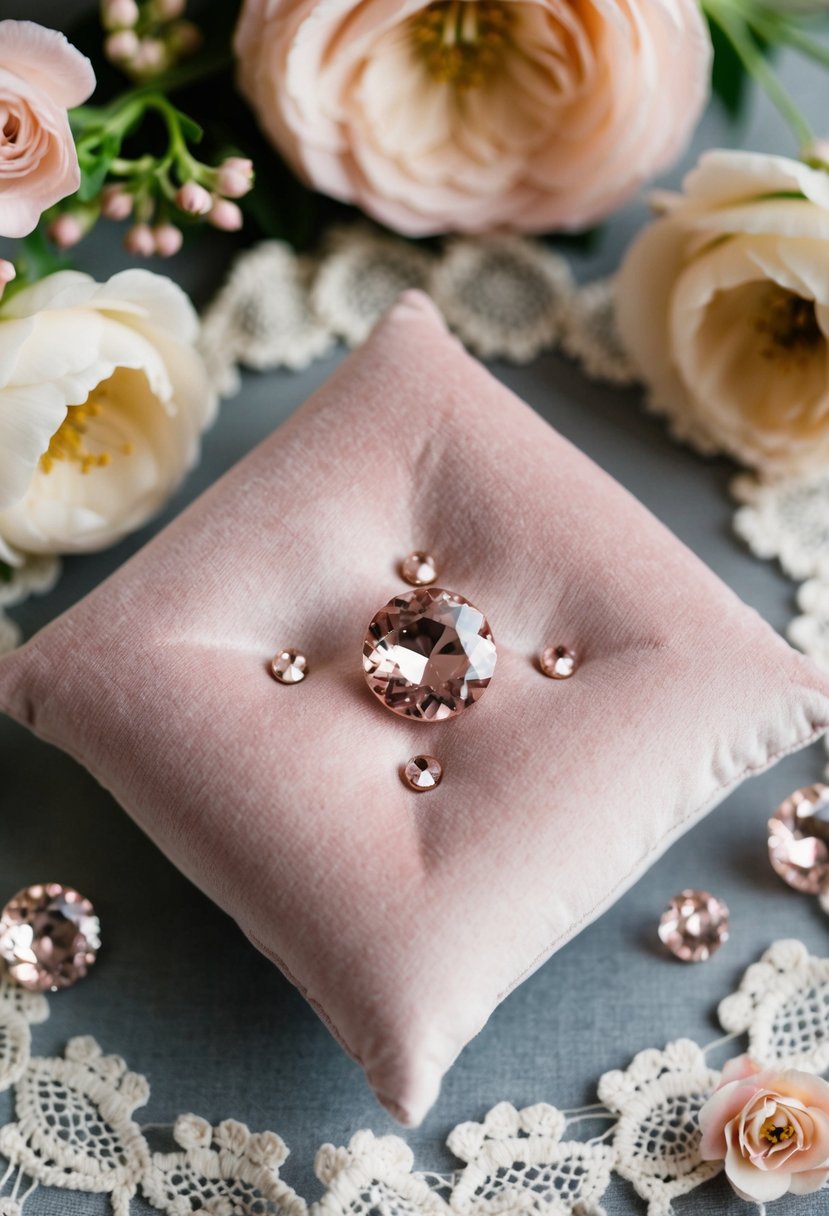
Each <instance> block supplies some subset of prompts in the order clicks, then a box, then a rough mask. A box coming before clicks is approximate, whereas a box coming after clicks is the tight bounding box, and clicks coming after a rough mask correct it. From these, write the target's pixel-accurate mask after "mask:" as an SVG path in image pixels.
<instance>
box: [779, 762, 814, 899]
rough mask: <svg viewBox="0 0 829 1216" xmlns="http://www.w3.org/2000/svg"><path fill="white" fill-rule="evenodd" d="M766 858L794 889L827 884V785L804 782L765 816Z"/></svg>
mask: <svg viewBox="0 0 829 1216" xmlns="http://www.w3.org/2000/svg"><path fill="white" fill-rule="evenodd" d="M769 859H770V861H771V864H772V866H773V867H774V869H775V870H776V871H777V873H778V874H779V875H780V877H781V878H782V879H783V881H784V882H787V883H788V884H789V886H790V887H794V888H795V890H796V891H805V892H806V893H807V894H809V895H818V894H820V892H821V891H825V890H826V889H827V888H828V887H829V786H827V785H807V786H806V787H805V788H804V789H802V790H795V792H794V793H793V794H792V795H790V797H788V798H787V799H786V800H785V801H784V802H781V803H780V806H779V807H778V808H777V810H776V811H775V812H774V815H773V816H772V818H771V819H770V820H769Z"/></svg>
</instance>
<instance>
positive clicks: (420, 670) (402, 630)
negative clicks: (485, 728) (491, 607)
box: [363, 587, 497, 722]
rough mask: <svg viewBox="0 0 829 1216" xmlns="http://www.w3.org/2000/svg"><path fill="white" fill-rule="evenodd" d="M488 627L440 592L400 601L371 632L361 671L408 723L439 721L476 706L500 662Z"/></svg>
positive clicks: (426, 590)
mask: <svg viewBox="0 0 829 1216" xmlns="http://www.w3.org/2000/svg"><path fill="white" fill-rule="evenodd" d="M496 657H497V656H496V651H495V643H494V641H493V640H492V633H491V631H490V628H489V624H488V623H487V621H486V618H485V617H484V615H483V613H481V612H479V611H478V609H477V608H475V607H474V606H473V605H472V604H470V602H469V600H467V599H464V597H463V596H462V595H456V594H455V593H454V592H452V591H443V590H442V589H441V588H440V587H421V588H418V590H416V591H406V592H403V593H402V594H401V595H397V596H395V598H394V599H393V600H390V601H389V603H388V604H386V606H385V607H384V608H381V609H380V611H379V612H378V613H377V615H376V616H375V617H374V619H373V620H372V621H371V624H370V625H369V627H368V631H367V633H366V639H365V642H364V644H363V667H364V669H365V673H366V680H367V681H368V686H369V688H370V689H371V691H372V692H373V693H374V695H375V696H376V697H377V698H378V699H379V700H380V701H382V702H383V704H384V705H387V706H388V708H389V709H391V710H393V712H394V713H396V714H400V715H401V716H402V717H404V718H418V719H420V720H422V721H426V722H437V721H439V720H440V719H442V718H450V717H453V716H454V715H455V714H459V713H461V711H462V710H464V709H466V708H467V707H468V706H470V705H474V704H475V702H476V701H477V700H478V698H479V697H481V696H482V695H483V693H484V692H485V691H486V688H487V686H488V685H489V682H490V680H491V679H492V673H493V672H494V670H495V661H496Z"/></svg>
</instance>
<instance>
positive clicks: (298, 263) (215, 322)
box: [199, 241, 333, 396]
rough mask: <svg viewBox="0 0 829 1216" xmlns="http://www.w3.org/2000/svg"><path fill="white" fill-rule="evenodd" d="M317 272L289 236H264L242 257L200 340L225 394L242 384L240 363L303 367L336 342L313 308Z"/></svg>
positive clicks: (265, 367) (208, 315)
mask: <svg viewBox="0 0 829 1216" xmlns="http://www.w3.org/2000/svg"><path fill="white" fill-rule="evenodd" d="M313 272H314V263H313V262H312V261H311V259H310V258H305V257H298V256H297V255H296V254H295V253H294V252H293V250H292V249H291V247H290V246H289V245H287V244H286V243H285V242H284V241H264V242H262V243H261V244H259V245H255V246H254V247H253V248H252V249H250V250H247V251H246V252H245V253H243V254H242V255H241V256H240V257H238V258H237V259H236V262H235V263H234V265H233V269H232V271H231V274H230V278H229V279H228V281H227V283H226V284H225V285H224V287H223V288H222V289H221V291H220V292H219V294H218V295H217V297H216V298H215V300H214V301H213V303H212V304H211V305H210V307H209V308H208V309H207V312H206V313H205V315H204V318H203V323H202V331H201V338H200V342H199V345H200V348H201V352H202V355H203V357H204V359H205V362H206V363H207V367H208V371H209V372H210V374H211V375H212V377H213V379H214V383H215V384H216V387H217V389H218V391H219V392H220V393H221V394H222V395H223V396H230V395H232V394H233V393H235V392H237V391H238V389H239V383H240V381H239V372H238V369H237V364H242V365H244V366H245V367H250V368H254V369H256V370H258V371H268V370H271V369H273V368H277V367H287V368H290V369H291V370H292V371H299V370H301V369H302V368H304V367H307V366H308V365H309V364H310V363H312V362H313V360H314V359H317V358H319V356H320V355H323V354H325V352H326V351H327V350H328V349H329V348H330V347H331V345H332V343H333V337H332V335H331V333H330V331H329V330H328V328H327V327H326V326H325V325H323V324H322V323H321V322H320V321H319V320H318V318H317V317H316V316H315V314H314V312H313V309H312V307H311V302H310V296H309V285H310V281H311V278H312V275H313Z"/></svg>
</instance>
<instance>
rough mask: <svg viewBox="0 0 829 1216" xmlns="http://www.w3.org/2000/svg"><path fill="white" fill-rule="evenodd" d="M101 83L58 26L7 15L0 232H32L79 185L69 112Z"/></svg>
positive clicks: (1, 57)
mask: <svg viewBox="0 0 829 1216" xmlns="http://www.w3.org/2000/svg"><path fill="white" fill-rule="evenodd" d="M94 88H95V73H94V72H93V70H92V64H91V63H90V62H89V60H88V59H87V58H86V56H85V55H82V54H81V53H80V51H78V50H76V49H75V47H74V46H72V45H71V43H69V42H67V40H66V38H65V37H64V36H63V34H59V33H58V32H57V30H48V29H45V28H44V26H42V25H36V24H35V22H34V21H0V236H9V237H20V236H26V235H27V234H28V233H29V232H31V231H32V229H33V228H35V227H36V225H37V222H38V220H39V219H40V217H41V215H42V213H43V212H44V211H45V210H46V209H47V207H51V206H52V205H53V204H54V203H57V202H59V201H60V200H61V199H62V198H66V196H67V195H69V194H73V193H74V192H75V191H76V190H77V188H78V186H79V185H80V180H81V174H80V168H79V166H78V156H77V153H76V151H75V143H74V140H73V139H72V132H71V130H70V129H69V119H68V118H67V115H66V111H67V109H68V108H69V107H70V106H78V105H80V104H81V102H84V101H86V99H87V97H88V96H89V95H90V93H91V92H92V90H93V89H94Z"/></svg>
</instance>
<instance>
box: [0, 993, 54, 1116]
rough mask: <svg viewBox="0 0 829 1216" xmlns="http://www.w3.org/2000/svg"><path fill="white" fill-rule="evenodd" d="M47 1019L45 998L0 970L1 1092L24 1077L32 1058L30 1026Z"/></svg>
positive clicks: (47, 1009) (47, 1006)
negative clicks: (22, 986) (20, 984)
mask: <svg viewBox="0 0 829 1216" xmlns="http://www.w3.org/2000/svg"><path fill="white" fill-rule="evenodd" d="M48 1017H49V1003H48V1001H47V1000H46V997H45V996H43V995H42V994H41V993H34V992H27V991H26V989H25V988H21V987H20V986H19V985H18V984H13V983H12V982H11V980H9V979H8V978H7V976H6V975H5V974H3V972H1V971H0V1093H3V1092H4V1091H5V1090H7V1089H9V1087H10V1086H12V1085H14V1084H16V1082H17V1081H19V1080H20V1078H21V1077H22V1076H23V1073H24V1072H25V1071H26V1069H27V1067H28V1065H29V1059H30V1055H31V1046H32V1036H31V1030H30V1027H31V1026H34V1025H38V1024H39V1023H41V1022H45V1021H46V1019H47V1018H48Z"/></svg>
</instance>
